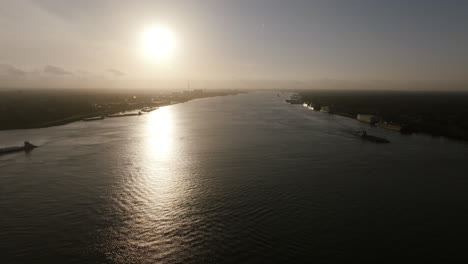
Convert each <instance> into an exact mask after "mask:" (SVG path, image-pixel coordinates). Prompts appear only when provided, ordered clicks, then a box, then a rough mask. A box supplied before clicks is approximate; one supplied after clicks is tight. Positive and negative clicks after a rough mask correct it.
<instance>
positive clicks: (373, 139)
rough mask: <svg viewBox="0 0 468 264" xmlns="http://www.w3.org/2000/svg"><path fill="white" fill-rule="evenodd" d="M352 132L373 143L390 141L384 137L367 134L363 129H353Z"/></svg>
mask: <svg viewBox="0 0 468 264" xmlns="http://www.w3.org/2000/svg"><path fill="white" fill-rule="evenodd" d="M353 134H354V135H355V136H358V137H360V138H362V139H364V140H367V141H371V142H375V143H389V142H390V141H388V140H387V139H385V138H381V137H376V136H371V135H368V134H367V132H366V131H365V130H359V131H355V132H353Z"/></svg>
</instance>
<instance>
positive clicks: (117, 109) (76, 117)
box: [0, 91, 242, 131]
mask: <svg viewBox="0 0 468 264" xmlns="http://www.w3.org/2000/svg"><path fill="white" fill-rule="evenodd" d="M241 92H242V91H230V92H224V93H219V92H217V93H216V92H206V93H204V94H202V95H197V96H193V97H185V98H183V99H182V98H178V99H176V100H174V101H169V102H158V103H148V102H146V103H145V102H141V103H135V104H120V105H116V106H113V109H103V110H96V111H93V112H86V113H76V114H73V115H70V116H67V117H65V118H61V119H57V120H51V121H47V122H42V123H38V124H24V125H19V126H12V127H9V128H1V129H0V131H11V130H21V129H38V128H48V127H55V126H62V125H67V124H70V123H74V122H78V121H83V119H84V118H90V117H97V116H104V117H105V116H108V115H114V114H118V113H125V112H130V111H135V110H141V109H143V108H145V107H158V108H159V107H165V106H170V105H175V104H180V103H185V102H189V101H191V100H195V99H203V98H210V97H217V96H228V95H236V94H239V93H241ZM156 111H157V110H156ZM144 114H145V113H144V112H142V115H144Z"/></svg>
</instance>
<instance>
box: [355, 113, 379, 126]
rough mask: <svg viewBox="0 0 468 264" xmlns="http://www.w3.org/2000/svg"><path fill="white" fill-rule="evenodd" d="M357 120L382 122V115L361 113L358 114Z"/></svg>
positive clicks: (372, 122)
mask: <svg viewBox="0 0 468 264" xmlns="http://www.w3.org/2000/svg"><path fill="white" fill-rule="evenodd" d="M357 120H359V121H361V122H366V123H371V124H375V123H379V122H380V117H378V116H375V115H361V114H358V115H357Z"/></svg>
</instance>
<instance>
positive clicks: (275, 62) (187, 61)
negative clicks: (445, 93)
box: [0, 0, 468, 88]
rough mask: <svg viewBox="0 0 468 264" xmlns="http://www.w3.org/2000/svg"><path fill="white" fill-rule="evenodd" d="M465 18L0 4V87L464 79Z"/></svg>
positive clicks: (315, 5) (254, 5) (256, 7)
mask: <svg viewBox="0 0 468 264" xmlns="http://www.w3.org/2000/svg"><path fill="white" fill-rule="evenodd" d="M467 13H468V1H465V0H450V1H447V0H439V1H436V0H412V1H407V0H405V1H403V0H387V1H385V0H318V1H314V0H288V1H286V0H237V1H232V0H198V1H196V0H186V1H181V0H172V1H157V0H154V1H149V0H143V1H123V0H81V1H65V0H62V1H59V0H1V1H0V87H3V88H5V87H6V88H8V87H32V86H37V87H105V86H107V87H123V86H126V87H130V86H135V87H161V86H168V87H175V88H177V87H180V88H185V85H186V83H187V80H190V82H193V83H194V85H193V86H199V87H196V88H200V86H226V87H229V86H239V85H244V86H248V87H254V88H255V87H256V86H266V87H268V86H270V85H271V86H275V85H276V86H288V87H294V86H295V85H298V86H301V87H307V86H308V85H312V84H319V85H324V84H328V85H330V84H331V86H334V85H337V86H345V85H350V84H363V83H367V84H370V86H372V85H376V84H379V85H380V86H382V84H386V85H395V84H396V83H410V82H418V83H436V84H440V83H465V82H466V80H468V78H467V77H466V76H468V15H466V14H467ZM152 25H162V26H163V27H164V28H167V29H169V30H170V32H171V34H172V36H173V38H174V42H175V47H174V51H173V52H172V54H171V55H170V57H168V58H167V59H166V60H164V61H157V60H154V59H152V58H148V56H146V55H145V54H144V53H143V52H142V43H141V42H142V40H141V39H142V38H141V35H142V32H144V30H145V28H148V27H150V26H152ZM379 85H376V86H379ZM201 88H203V87H201Z"/></svg>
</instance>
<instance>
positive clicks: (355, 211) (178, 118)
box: [0, 92, 468, 263]
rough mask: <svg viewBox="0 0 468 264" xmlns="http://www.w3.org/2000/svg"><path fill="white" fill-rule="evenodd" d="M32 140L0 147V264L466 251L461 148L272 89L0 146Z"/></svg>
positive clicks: (314, 258)
mask: <svg viewBox="0 0 468 264" xmlns="http://www.w3.org/2000/svg"><path fill="white" fill-rule="evenodd" d="M283 97H286V94H284V95H283ZM359 128H365V129H366V130H368V131H369V133H372V134H374V135H380V136H383V137H386V138H388V139H389V140H390V141H391V143H390V144H387V145H377V144H374V143H371V142H364V141H361V140H360V139H358V138H355V137H353V136H352V135H351V134H350V132H351V131H353V130H355V129H359ZM26 139H28V140H30V141H31V142H32V143H34V144H37V145H39V146H40V147H39V148H37V149H35V150H33V151H32V152H30V153H16V154H11V155H4V156H0V214H1V218H0V231H1V232H0V252H1V259H2V261H1V262H2V263H273V262H276V263H285V262H309V263H310V262H317V263H327V262H329V263H335V262H337V261H366V260H368V261H378V262H385V261H398V262H404V261H407V260H413V261H416V260H418V261H420V260H432V261H434V260H437V261H441V262H443V261H447V260H453V259H460V258H464V259H467V257H466V256H465V252H464V250H465V249H466V237H467V235H468V228H467V227H466V223H467V222H468V206H467V202H468V188H467V187H468V179H467V177H468V176H467V175H468V145H467V144H466V143H463V142H457V141H451V140H447V139H443V138H432V137H428V136H423V135H412V136H402V135H399V134H397V133H395V132H391V131H385V130H380V129H376V128H371V127H367V126H366V125H364V124H361V123H359V122H357V121H356V120H351V119H347V118H344V117H339V116H334V115H329V114H324V113H319V112H314V111H310V110H308V109H306V108H304V107H302V106H298V105H289V104H286V103H284V98H280V97H277V95H276V93H267V92H262V93H249V94H241V95H236V96H226V97H215V98H207V99H200V100H194V101H191V102H188V103H184V104H178V105H173V106H168V107H163V108H161V109H159V110H157V111H154V112H152V113H150V114H147V115H144V116H139V117H125V118H114V119H106V120H103V121H95V122H76V123H72V124H68V125H65V126H59V127H51V128H45V129H33V130H15V131H0V146H7V145H20V144H21V143H22V141H23V140H26Z"/></svg>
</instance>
